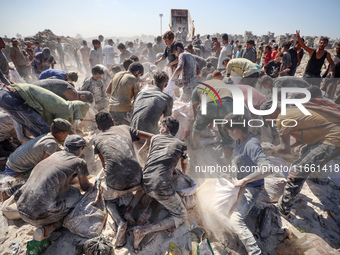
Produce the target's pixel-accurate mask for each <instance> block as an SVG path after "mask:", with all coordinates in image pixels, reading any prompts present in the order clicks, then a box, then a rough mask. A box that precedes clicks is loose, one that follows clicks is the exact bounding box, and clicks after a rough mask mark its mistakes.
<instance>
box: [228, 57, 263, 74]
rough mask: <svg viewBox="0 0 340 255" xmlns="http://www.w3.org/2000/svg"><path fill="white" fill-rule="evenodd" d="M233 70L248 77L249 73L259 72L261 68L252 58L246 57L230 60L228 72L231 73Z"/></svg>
mask: <svg viewBox="0 0 340 255" xmlns="http://www.w3.org/2000/svg"><path fill="white" fill-rule="evenodd" d="M231 71H233V72H234V73H237V74H238V75H240V76H242V77H248V76H249V75H252V74H254V73H257V72H258V71H259V70H258V69H257V67H256V64H254V63H253V62H251V61H250V60H248V59H245V58H235V59H232V60H230V61H229V62H228V65H227V70H226V72H227V74H230V73H231Z"/></svg>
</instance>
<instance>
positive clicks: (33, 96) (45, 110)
mask: <svg viewBox="0 0 340 255" xmlns="http://www.w3.org/2000/svg"><path fill="white" fill-rule="evenodd" d="M12 86H13V87H14V88H15V89H16V90H17V92H18V93H19V95H20V96H21V97H22V99H23V100H24V101H25V103H26V104H27V105H28V106H29V107H31V108H33V109H34V110H36V111H37V112H38V113H39V114H40V115H41V117H43V118H44V119H45V120H46V122H47V123H49V124H51V123H52V121H53V120H54V119H55V118H62V119H65V120H68V121H69V122H70V123H72V122H73V121H74V120H82V119H84V117H85V115H86V113H87V111H88V110H89V105H88V104H87V103H84V102H81V101H66V100H64V99H63V98H61V97H60V96H58V95H56V94H54V93H53V92H51V91H49V90H47V89H44V88H41V87H39V86H36V85H31V84H25V83H20V84H12Z"/></svg>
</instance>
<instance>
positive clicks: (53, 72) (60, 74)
mask: <svg viewBox="0 0 340 255" xmlns="http://www.w3.org/2000/svg"><path fill="white" fill-rule="evenodd" d="M53 76H54V77H55V78H57V79H59V80H63V81H65V80H66V72H64V71H62V70H58V69H47V70H45V71H43V72H42V73H41V74H40V76H39V80H44V79H47V78H50V77H53Z"/></svg>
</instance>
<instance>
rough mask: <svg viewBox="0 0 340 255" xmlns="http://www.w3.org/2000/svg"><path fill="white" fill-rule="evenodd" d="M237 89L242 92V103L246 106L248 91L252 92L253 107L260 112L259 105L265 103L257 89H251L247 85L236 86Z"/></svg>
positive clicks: (263, 97)
mask: <svg viewBox="0 0 340 255" xmlns="http://www.w3.org/2000/svg"><path fill="white" fill-rule="evenodd" d="M236 87H238V88H239V89H241V90H242V92H243V95H244V103H245V104H246V105H247V106H248V89H251V91H252V99H253V101H252V102H253V106H254V108H255V109H256V110H261V105H262V104H263V103H264V102H266V101H267V99H266V97H265V96H264V95H262V93H261V92H259V91H258V90H257V89H255V88H253V87H252V86H249V85H236ZM248 108H249V106H248Z"/></svg>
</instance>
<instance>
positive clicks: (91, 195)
mask: <svg viewBox="0 0 340 255" xmlns="http://www.w3.org/2000/svg"><path fill="white" fill-rule="evenodd" d="M99 185H100V181H97V182H96V185H95V186H93V187H92V188H91V189H90V190H88V191H87V192H86V193H85V195H84V197H83V198H82V199H81V200H80V202H79V203H78V204H77V206H76V207H75V208H74V209H73V210H72V212H71V213H70V214H68V215H67V216H66V217H65V219H64V223H63V226H64V227H65V228H68V229H69V230H70V231H71V232H72V233H74V234H77V235H80V236H82V237H86V238H93V237H97V236H99V235H100V233H101V231H102V229H103V227H104V224H105V222H106V219H107V210H106V206H105V202H104V198H103V195H102V192H101V190H100V186H99Z"/></svg>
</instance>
